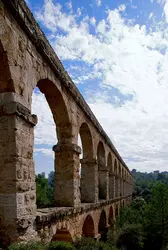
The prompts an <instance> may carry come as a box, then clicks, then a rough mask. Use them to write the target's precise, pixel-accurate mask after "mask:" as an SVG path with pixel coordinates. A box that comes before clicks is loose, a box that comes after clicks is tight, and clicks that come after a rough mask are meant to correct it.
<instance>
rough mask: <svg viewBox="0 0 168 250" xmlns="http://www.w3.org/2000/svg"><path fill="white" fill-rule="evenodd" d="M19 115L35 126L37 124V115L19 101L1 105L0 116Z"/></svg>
mask: <svg viewBox="0 0 168 250" xmlns="http://www.w3.org/2000/svg"><path fill="white" fill-rule="evenodd" d="M11 115H17V116H19V117H21V118H23V119H24V120H26V121H27V122H29V123H31V124H32V125H33V126H35V125H36V124H37V116H36V115H31V113H30V111H29V110H28V109H27V108H26V107H24V106H23V105H22V104H20V103H18V102H10V103H4V104H2V105H1V106H0V116H11Z"/></svg>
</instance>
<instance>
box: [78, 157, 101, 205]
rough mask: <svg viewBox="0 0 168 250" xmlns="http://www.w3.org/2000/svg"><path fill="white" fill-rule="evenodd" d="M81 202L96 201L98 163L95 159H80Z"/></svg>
mask: <svg viewBox="0 0 168 250" xmlns="http://www.w3.org/2000/svg"><path fill="white" fill-rule="evenodd" d="M80 162H81V202H86V203H89V202H90V203H94V202H98V165H97V160H96V159H81V160H80Z"/></svg>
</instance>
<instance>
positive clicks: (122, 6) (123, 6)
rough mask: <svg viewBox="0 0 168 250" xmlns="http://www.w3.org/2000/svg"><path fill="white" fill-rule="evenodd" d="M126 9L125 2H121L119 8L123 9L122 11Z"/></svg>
mask: <svg viewBox="0 0 168 250" xmlns="http://www.w3.org/2000/svg"><path fill="white" fill-rule="evenodd" d="M125 9H126V5H125V4H121V5H120V6H119V7H118V10H119V11H121V12H123V11H125Z"/></svg>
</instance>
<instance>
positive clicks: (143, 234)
mask: <svg viewBox="0 0 168 250" xmlns="http://www.w3.org/2000/svg"><path fill="white" fill-rule="evenodd" d="M132 174H133V175H134V177H135V180H136V182H135V187H134V192H133V201H132V204H131V205H130V206H129V207H125V208H122V209H121V210H120V214H119V215H118V216H117V218H116V224H115V230H114V228H111V229H109V231H108V233H107V239H106V241H105V242H104V241H98V242H97V241H95V240H93V239H89V238H82V240H77V241H76V242H75V243H74V244H70V243H64V242H53V243H49V244H45V243H43V244H42V243H34V242H29V243H27V244H13V245H11V246H10V247H9V250H24V249H27V250H29V249H32V250H35V249H36V250H54V249H58V250H68V249H69V250H75V249H76V250H77V249H79V250H110V249H112V250H168V172H161V173H160V172H159V171H154V172H152V173H142V172H138V171H136V169H133V170H132ZM36 187H37V206H38V207H39V208H42V207H49V206H53V205H54V198H53V192H54V172H51V173H50V174H49V177H48V178H46V177H45V174H44V173H42V174H38V175H37V176H36Z"/></svg>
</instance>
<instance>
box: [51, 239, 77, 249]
mask: <svg viewBox="0 0 168 250" xmlns="http://www.w3.org/2000/svg"><path fill="white" fill-rule="evenodd" d="M47 250H76V248H75V247H74V246H73V245H72V244H71V243H68V242H62V241H55V242H52V243H50V244H49V245H48V246H47Z"/></svg>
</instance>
